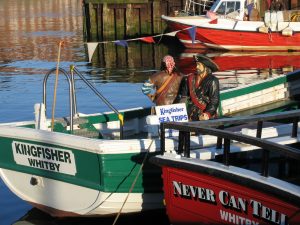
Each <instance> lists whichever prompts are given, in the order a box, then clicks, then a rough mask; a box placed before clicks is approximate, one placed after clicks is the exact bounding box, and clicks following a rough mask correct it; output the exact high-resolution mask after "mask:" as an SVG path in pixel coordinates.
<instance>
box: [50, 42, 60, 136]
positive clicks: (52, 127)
mask: <svg viewBox="0 0 300 225" xmlns="http://www.w3.org/2000/svg"><path fill="white" fill-rule="evenodd" d="M62 44H63V41H60V42H59V44H58V56H57V64H56V76H55V84H54V94H53V104H52V120H51V131H53V129H54V114H55V106H56V91H57V85H58V71H59V62H60V53H61V46H62Z"/></svg>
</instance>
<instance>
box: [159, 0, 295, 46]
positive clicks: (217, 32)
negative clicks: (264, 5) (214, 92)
mask: <svg viewBox="0 0 300 225" xmlns="http://www.w3.org/2000/svg"><path fill="white" fill-rule="evenodd" d="M188 2H189V4H192V5H194V4H197V3H195V2H192V3H191V2H190V1H187V3H188ZM246 4H247V3H246V2H245V1H244V0H241V1H235V2H234V3H233V4H232V2H230V1H228V0H221V1H216V2H214V4H213V6H212V7H211V8H210V10H209V11H207V14H206V15H200V16H195V15H185V14H184V15H180V14H179V15H177V16H165V15H162V19H163V20H164V21H165V22H166V23H167V26H168V27H169V29H170V30H171V31H174V32H177V33H176V36H177V37H178V39H179V40H180V41H181V43H182V44H183V45H184V46H185V47H186V48H203V49H205V48H206V49H218V50H222V49H224V50H239V51H247V50H248V51H299V50H300V47H299V40H300V22H299V21H298V12H297V11H295V10H294V11H293V10H290V11H288V10H286V11H274V10H273V11H272V10H271V11H266V12H264V13H261V14H262V15H264V16H263V17H260V14H259V12H258V10H257V9H256V7H255V5H254V3H252V4H249V5H247V6H246V7H245V5H246ZM250 5H251V8H250ZM191 7H192V6H191ZM194 7H195V6H194ZM246 10H247V12H246ZM254 12H256V15H257V16H256V17H252V16H251V13H254ZM247 13H248V17H246V15H247ZM249 14H250V15H249ZM294 17H296V18H294Z"/></svg>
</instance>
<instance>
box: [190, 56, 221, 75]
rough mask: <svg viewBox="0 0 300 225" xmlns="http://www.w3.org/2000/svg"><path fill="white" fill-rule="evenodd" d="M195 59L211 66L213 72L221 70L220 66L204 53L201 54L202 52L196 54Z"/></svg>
mask: <svg viewBox="0 0 300 225" xmlns="http://www.w3.org/2000/svg"><path fill="white" fill-rule="evenodd" d="M194 59H195V61H196V62H201V63H202V64H203V65H205V66H206V67H208V68H210V69H211V71H212V72H216V71H218V70H219V66H218V65H217V64H216V63H215V62H214V61H212V60H211V59H210V58H208V57H206V56H204V55H200V54H197V55H194Z"/></svg>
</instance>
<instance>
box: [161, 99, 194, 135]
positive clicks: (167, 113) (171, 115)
mask: <svg viewBox="0 0 300 225" xmlns="http://www.w3.org/2000/svg"><path fill="white" fill-rule="evenodd" d="M155 111H156V115H157V117H158V121H159V123H164V122H188V120H189V118H188V115H187V112H186V106H185V104H184V103H179V104H173V105H161V106H156V107H155ZM178 134H179V132H178V130H172V129H166V130H165V135H166V137H168V136H169V137H174V136H178Z"/></svg>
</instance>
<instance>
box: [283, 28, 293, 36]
mask: <svg viewBox="0 0 300 225" xmlns="http://www.w3.org/2000/svg"><path fill="white" fill-rule="evenodd" d="M281 34H282V35H283V36H289V37H291V36H293V35H294V31H293V29H292V28H290V27H287V28H284V29H283V30H282V31H281Z"/></svg>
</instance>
